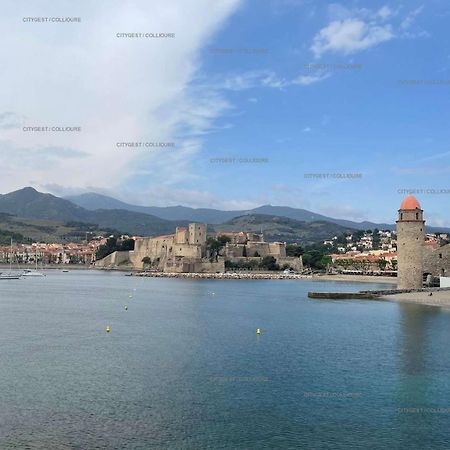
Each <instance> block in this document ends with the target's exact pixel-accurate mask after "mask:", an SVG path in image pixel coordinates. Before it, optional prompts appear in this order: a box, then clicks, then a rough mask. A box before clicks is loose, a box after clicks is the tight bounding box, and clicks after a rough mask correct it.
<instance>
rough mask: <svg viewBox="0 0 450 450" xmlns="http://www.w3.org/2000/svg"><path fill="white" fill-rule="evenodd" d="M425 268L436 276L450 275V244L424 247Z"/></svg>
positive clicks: (426, 271) (425, 270)
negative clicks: (434, 247)
mask: <svg viewBox="0 0 450 450" xmlns="http://www.w3.org/2000/svg"><path fill="white" fill-rule="evenodd" d="M423 270H424V272H425V273H431V274H432V275H433V276H434V277H449V276H450V244H448V245H444V246H443V247H439V248H436V249H433V248H430V247H428V246H425V247H424V249H423Z"/></svg>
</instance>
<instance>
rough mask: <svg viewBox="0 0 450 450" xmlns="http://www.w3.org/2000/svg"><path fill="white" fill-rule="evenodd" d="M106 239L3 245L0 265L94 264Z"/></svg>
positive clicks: (0, 252)
mask: <svg viewBox="0 0 450 450" xmlns="http://www.w3.org/2000/svg"><path fill="white" fill-rule="evenodd" d="M105 242H106V238H104V237H101V236H99V237H97V238H95V239H93V240H90V241H86V240H85V241H82V242H68V243H64V244H60V243H33V244H15V243H12V245H4V246H1V247H0V263H3V264H9V263H12V264H23V265H26V264H36V262H37V263H38V264H42V265H54V264H58V265H59V264H61V265H64V264H73V265H75V264H78V265H91V264H93V263H94V262H95V258H96V256H95V255H96V252H97V250H98V248H99V247H100V246H101V245H103V244H104V243H105Z"/></svg>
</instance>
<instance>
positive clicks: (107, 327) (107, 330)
mask: <svg viewBox="0 0 450 450" xmlns="http://www.w3.org/2000/svg"><path fill="white" fill-rule="evenodd" d="M110 331H111V328H110V326H109V325H106V332H107V333H109V332H110Z"/></svg>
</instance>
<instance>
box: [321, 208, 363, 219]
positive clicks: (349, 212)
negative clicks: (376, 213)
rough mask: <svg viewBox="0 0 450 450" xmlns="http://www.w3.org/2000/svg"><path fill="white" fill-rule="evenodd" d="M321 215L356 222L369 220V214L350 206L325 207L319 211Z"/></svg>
mask: <svg viewBox="0 0 450 450" xmlns="http://www.w3.org/2000/svg"><path fill="white" fill-rule="evenodd" d="M317 211H318V212H319V213H320V214H323V215H325V216H328V217H332V218H334V219H345V220H353V221H356V222H362V221H364V220H368V219H367V217H368V212H367V211H363V210H360V209H357V208H354V207H353V206H350V205H323V206H320V207H319V208H318V210H317Z"/></svg>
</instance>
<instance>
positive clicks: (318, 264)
mask: <svg viewBox="0 0 450 450" xmlns="http://www.w3.org/2000/svg"><path fill="white" fill-rule="evenodd" d="M303 263H304V264H305V265H306V266H309V267H311V269H319V270H324V269H326V268H327V266H328V265H329V264H331V257H330V256H327V255H324V254H323V253H321V252H319V251H317V250H311V251H309V252H305V253H304V254H303Z"/></svg>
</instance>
